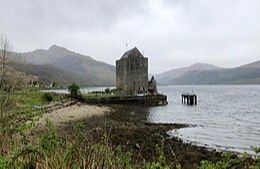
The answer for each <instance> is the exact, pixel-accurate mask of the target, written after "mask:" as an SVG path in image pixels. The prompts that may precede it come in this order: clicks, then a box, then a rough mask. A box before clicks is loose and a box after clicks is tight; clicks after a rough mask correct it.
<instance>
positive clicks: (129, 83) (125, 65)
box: [116, 47, 148, 94]
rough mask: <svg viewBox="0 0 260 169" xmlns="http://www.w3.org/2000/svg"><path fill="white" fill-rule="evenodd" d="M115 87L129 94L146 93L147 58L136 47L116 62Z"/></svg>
mask: <svg viewBox="0 0 260 169" xmlns="http://www.w3.org/2000/svg"><path fill="white" fill-rule="evenodd" d="M116 87H117V89H119V90H122V91H124V92H126V93H131V94H137V93H146V92H147V91H148V58H146V57H144V56H143V55H142V54H141V52H140V51H139V50H138V49H137V48H136V47H135V48H133V49H131V50H129V51H127V52H125V53H124V55H123V56H122V57H121V59H119V60H117V61H116Z"/></svg>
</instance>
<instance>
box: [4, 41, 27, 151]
mask: <svg viewBox="0 0 260 169" xmlns="http://www.w3.org/2000/svg"><path fill="white" fill-rule="evenodd" d="M9 47H10V44H9V42H8V40H7V38H6V37H5V36H1V38H0V150H1V152H0V154H1V153H3V147H5V143H6V142H7V140H8V139H11V136H12V134H14V133H15V132H16V131H17V129H18V128H19V125H21V124H25V123H26V118H25V117H26V112H25V111H24V110H22V109H20V108H19V107H18V106H17V103H16V102H15V97H14V92H15V90H16V89H17V88H18V85H19V83H18V81H20V79H19V76H20V74H19V73H17V71H15V70H14V69H13V65H14V64H18V61H19V59H18V58H19V57H17V56H16V55H14V53H12V52H10V48H9Z"/></svg>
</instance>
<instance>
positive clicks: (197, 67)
mask: <svg viewBox="0 0 260 169" xmlns="http://www.w3.org/2000/svg"><path fill="white" fill-rule="evenodd" d="M218 69H221V68H220V67H217V66H214V65H210V64H203V63H196V64H194V65H191V66H188V67H183V68H179V69H172V70H169V71H167V72H164V73H161V74H158V75H156V79H157V81H158V82H159V83H160V84H170V83H171V81H173V80H174V79H176V78H179V77H181V76H182V75H184V74H186V73H188V72H193V71H202V70H218Z"/></svg>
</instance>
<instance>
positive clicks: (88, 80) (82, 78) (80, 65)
mask: <svg viewBox="0 0 260 169" xmlns="http://www.w3.org/2000/svg"><path fill="white" fill-rule="evenodd" d="M21 55H22V57H23V58H24V61H25V64H24V65H23V66H21V67H20V68H19V69H21V70H23V71H24V72H26V73H29V74H32V75H36V76H38V77H39V78H40V79H42V80H43V81H45V82H48V81H54V82H58V83H63V84H69V83H72V82H77V83H79V84H81V85H85V86H89V85H93V86H94V85H98V86H106V85H114V84H115V67H114V66H112V65H109V64H106V63H104V62H100V61H97V60H94V59H93V58H91V57H90V56H85V55H82V54H79V53H75V52H73V51H70V50H68V49H66V48H63V47H59V46H56V45H53V46H51V47H50V48H49V49H48V50H44V49H38V50H34V51H32V52H27V53H22V54H21ZM36 65H38V66H36Z"/></svg>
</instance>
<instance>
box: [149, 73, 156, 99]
mask: <svg viewBox="0 0 260 169" xmlns="http://www.w3.org/2000/svg"><path fill="white" fill-rule="evenodd" d="M148 91H149V93H150V94H153V95H155V94H157V92H158V91H157V84H156V80H155V79H154V76H152V78H151V80H150V81H149V82H148Z"/></svg>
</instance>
